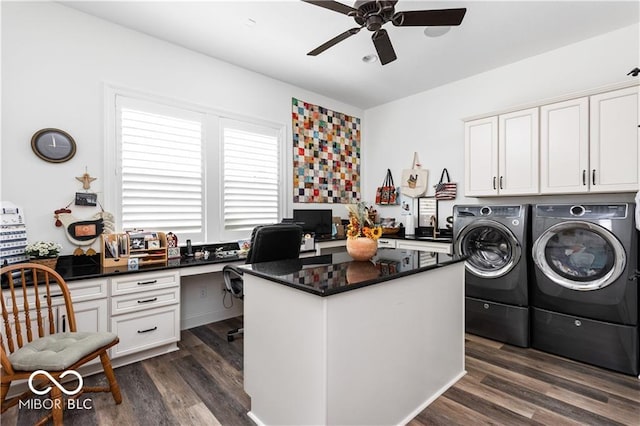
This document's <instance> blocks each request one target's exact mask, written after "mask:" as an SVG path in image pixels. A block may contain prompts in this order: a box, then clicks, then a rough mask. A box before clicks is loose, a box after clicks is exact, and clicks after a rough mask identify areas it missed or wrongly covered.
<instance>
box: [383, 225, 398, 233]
mask: <svg viewBox="0 0 640 426" xmlns="http://www.w3.org/2000/svg"><path fill="white" fill-rule="evenodd" d="M399 231H400V227H399V226H397V227H394V228H382V233H383V234H387V235H390V234H397V233H398V232H399Z"/></svg>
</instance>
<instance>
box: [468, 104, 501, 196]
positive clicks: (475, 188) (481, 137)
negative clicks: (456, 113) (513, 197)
mask: <svg viewBox="0 0 640 426" xmlns="http://www.w3.org/2000/svg"><path fill="white" fill-rule="evenodd" d="M464 135H465V137H464V139H465V156H464V162H465V174H464V175H465V185H464V188H465V195H467V196H473V197H482V196H490V195H497V194H498V182H497V179H498V117H488V118H483V119H480V120H474V121H467V122H466V123H465V125H464Z"/></svg>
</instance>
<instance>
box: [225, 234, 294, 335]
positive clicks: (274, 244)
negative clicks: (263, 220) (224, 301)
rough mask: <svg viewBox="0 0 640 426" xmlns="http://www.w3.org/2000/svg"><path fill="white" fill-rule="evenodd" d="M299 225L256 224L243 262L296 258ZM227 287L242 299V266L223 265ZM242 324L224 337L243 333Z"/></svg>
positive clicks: (227, 289)
mask: <svg viewBox="0 0 640 426" xmlns="http://www.w3.org/2000/svg"><path fill="white" fill-rule="evenodd" d="M301 242H302V228H301V227H300V226H298V225H294V224H289V223H279V224H275V225H262V226H257V227H255V228H254V229H253V232H252V233H251V247H250V248H249V253H248V254H247V259H246V262H245V263H247V264H248V263H260V262H271V261H274V260H289V259H297V258H298V257H299V256H300V245H301ZM222 276H223V278H224V285H225V289H226V291H228V292H229V293H231V295H232V296H234V297H237V298H239V299H242V298H243V297H244V294H243V281H242V269H240V268H238V267H237V266H234V265H227V266H225V267H224V268H223V269H222ZM243 332H244V329H243V328H236V329H233V330H230V331H229V332H227V341H229V342H232V341H233V339H234V338H235V336H236V335H239V334H242V333H243Z"/></svg>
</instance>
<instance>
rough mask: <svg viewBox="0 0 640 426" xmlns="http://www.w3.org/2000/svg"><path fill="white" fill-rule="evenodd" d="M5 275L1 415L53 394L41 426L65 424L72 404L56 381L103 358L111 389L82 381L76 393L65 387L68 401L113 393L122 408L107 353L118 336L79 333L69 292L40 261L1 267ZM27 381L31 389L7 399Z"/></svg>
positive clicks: (0, 350) (0, 301) (0, 347)
mask: <svg viewBox="0 0 640 426" xmlns="http://www.w3.org/2000/svg"><path fill="white" fill-rule="evenodd" d="M0 277H1V280H2V287H3V288H2V297H0V304H1V305H2V323H3V324H2V325H3V327H2V333H1V334H0V361H1V362H2V377H1V378H0V385H1V388H0V389H1V393H0V403H1V404H0V406H1V408H0V412H2V413H4V412H5V411H6V410H7V409H8V408H10V407H12V406H14V405H16V404H17V403H18V402H19V401H22V400H25V399H28V398H32V397H33V395H34V393H38V394H44V393H47V392H49V398H50V399H51V400H52V403H51V412H50V413H49V414H47V415H46V416H44V417H43V418H42V419H41V420H40V421H39V422H38V424H44V423H46V422H48V421H49V420H50V419H53V424H54V425H62V414H63V409H64V408H65V407H66V406H67V404H66V403H65V401H64V399H63V395H62V392H63V390H62V389H60V388H58V386H57V385H56V382H60V378H61V377H65V376H66V375H68V374H70V373H75V374H73V376H76V377H80V376H79V373H77V371H76V370H77V369H78V368H79V367H81V366H82V365H84V364H86V363H88V362H89V361H91V360H93V359H95V358H97V357H100V361H101V362H102V368H103V370H104V374H105V376H106V378H107V386H103V387H89V386H82V384H83V381H82V380H79V382H78V387H77V388H76V389H70V386H69V384H67V385H66V386H65V389H66V391H71V392H72V394H71V396H69V397H68V398H69V399H74V398H77V397H79V396H80V395H82V394H83V393H85V392H111V395H112V396H113V399H114V401H115V403H116V404H120V403H121V402H122V395H121V393H120V387H119V386H118V382H117V381H116V377H115V375H114V374H113V368H112V367H111V361H110V359H109V355H108V354H107V350H108V349H109V348H110V347H112V346H114V345H116V344H117V343H118V336H116V335H115V334H113V333H108V332H83V331H78V330H77V325H76V317H75V313H74V310H73V303H72V301H71V295H70V293H69V288H68V287H67V284H66V283H65V281H64V279H63V278H62V277H61V276H60V275H59V274H58V273H57V272H56V271H54V270H53V269H51V268H49V267H47V266H44V265H40V264H35V263H20V264H15V265H10V266H6V267H4V268H2V269H0ZM34 283H37V284H38V285H34ZM70 370H73V371H70ZM45 373H46V374H45ZM24 379H29V384H30V386H29V390H27V391H26V392H23V393H22V394H20V395H17V396H14V397H12V398H9V399H7V394H8V393H9V387H10V386H11V383H12V382H14V381H17V380H18V381H19V380H24ZM54 380H55V381H56V382H54ZM47 387H48V388H49V390H48V391H47V390H46V388H47ZM66 391H65V393H66V394H67V395H69V393H67V392H66ZM47 408H49V407H47Z"/></svg>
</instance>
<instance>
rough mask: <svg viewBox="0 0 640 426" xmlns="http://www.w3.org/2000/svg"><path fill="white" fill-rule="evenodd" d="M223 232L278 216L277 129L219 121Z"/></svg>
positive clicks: (273, 221)
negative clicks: (220, 123)
mask: <svg viewBox="0 0 640 426" xmlns="http://www.w3.org/2000/svg"><path fill="white" fill-rule="evenodd" d="M222 134H223V136H222V139H223V173H222V174H223V176H222V199H223V203H222V204H223V221H224V230H225V232H233V231H250V230H252V229H253V228H254V227H255V226H257V225H266V224H270V223H276V222H278V221H279V220H280V217H281V214H280V191H279V188H280V166H279V157H280V156H279V149H278V145H279V141H278V130H277V129H271V128H268V127H263V126H255V125H250V124H248V123H243V122H239V121H233V120H223V121H222Z"/></svg>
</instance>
